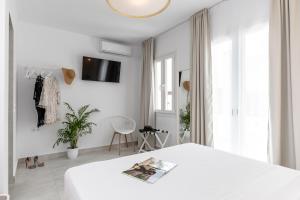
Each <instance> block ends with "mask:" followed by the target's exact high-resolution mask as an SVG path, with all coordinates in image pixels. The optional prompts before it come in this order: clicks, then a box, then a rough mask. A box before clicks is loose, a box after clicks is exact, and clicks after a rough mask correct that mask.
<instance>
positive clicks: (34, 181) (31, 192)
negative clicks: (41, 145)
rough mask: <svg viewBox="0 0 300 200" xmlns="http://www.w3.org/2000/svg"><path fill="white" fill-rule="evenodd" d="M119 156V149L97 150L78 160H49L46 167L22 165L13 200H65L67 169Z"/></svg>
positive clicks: (128, 153)
mask: <svg viewBox="0 0 300 200" xmlns="http://www.w3.org/2000/svg"><path fill="white" fill-rule="evenodd" d="M131 154H133V149H132V148H130V147H129V148H128V149H122V153H121V156H126V155H131ZM117 157H119V155H118V151H117V149H112V151H111V152H108V151H104V150H102V151H95V152H91V153H86V154H83V155H80V156H79V157H78V159H77V160H68V159H67V158H58V159H53V160H48V161H47V162H46V163H45V164H46V165H45V167H41V168H37V169H33V170H29V169H25V166H20V167H19V168H18V170H17V174H16V182H15V184H14V185H11V186H10V191H11V200H63V191H64V179H63V178H64V173H65V171H66V170H67V169H69V168H71V167H74V166H78V165H82V164H86V163H90V162H95V161H102V160H109V159H113V158H117Z"/></svg>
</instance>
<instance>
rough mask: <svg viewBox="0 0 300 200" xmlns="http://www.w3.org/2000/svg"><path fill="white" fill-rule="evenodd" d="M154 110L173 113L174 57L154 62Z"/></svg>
mask: <svg viewBox="0 0 300 200" xmlns="http://www.w3.org/2000/svg"><path fill="white" fill-rule="evenodd" d="M154 73H155V75H154V76H155V78H154V79H155V92H154V94H155V109H156V111H166V112H173V111H174V57H173V56H167V57H163V58H161V59H157V60H156V61H155V68H154Z"/></svg>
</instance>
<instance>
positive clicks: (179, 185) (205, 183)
mask: <svg viewBox="0 0 300 200" xmlns="http://www.w3.org/2000/svg"><path fill="white" fill-rule="evenodd" d="M151 156H153V157H156V158H158V159H162V160H166V161H170V162H174V163H176V164H178V166H177V167H176V168H175V169H174V170H173V171H171V172H170V173H169V174H167V175H166V176H164V177H163V178H161V179H160V180H159V181H158V182H156V183H155V184H148V183H145V182H142V181H139V180H137V179H134V178H131V177H129V176H126V175H123V174H121V172H122V171H124V170H126V169H128V168H129V167H131V166H132V165H133V164H134V163H136V162H139V161H143V160H145V159H147V158H149V157H151ZM65 197H66V200H154V199H155V200H183V199H184V200H269V199H270V200H299V199H300V172H298V171H295V170H290V169H287V168H283V167H279V166H273V165H267V164H264V163H261V162H257V161H253V160H249V159H245V158H241V157H238V156H234V155H231V154H227V153H224V152H220V151H216V150H213V149H211V148H207V147H203V146H200V145H196V144H184V145H179V146H175V147H170V148H166V149H162V150H158V151H154V152H148V153H144V154H137V155H132V156H128V157H123V158H119V159H114V160H108V161H102V162H96V163H90V164H87V165H83V166H79V167H75V168H71V169H69V170H68V171H67V172H66V174H65Z"/></svg>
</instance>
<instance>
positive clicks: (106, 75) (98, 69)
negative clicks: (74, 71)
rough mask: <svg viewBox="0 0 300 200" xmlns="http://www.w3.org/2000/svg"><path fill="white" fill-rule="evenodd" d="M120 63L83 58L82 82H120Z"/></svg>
mask: <svg viewBox="0 0 300 200" xmlns="http://www.w3.org/2000/svg"><path fill="white" fill-rule="evenodd" d="M120 70H121V62H117V61H112V60H105V59H98V58H90V57H85V56H84V57H83V67H82V80H89V81H102V82H113V83H119V82H120Z"/></svg>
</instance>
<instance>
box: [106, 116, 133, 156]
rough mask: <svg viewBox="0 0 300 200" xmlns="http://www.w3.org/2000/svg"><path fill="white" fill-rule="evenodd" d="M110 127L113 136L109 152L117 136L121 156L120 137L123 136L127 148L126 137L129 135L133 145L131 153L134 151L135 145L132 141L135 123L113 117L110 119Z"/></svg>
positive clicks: (121, 117)
mask: <svg viewBox="0 0 300 200" xmlns="http://www.w3.org/2000/svg"><path fill="white" fill-rule="evenodd" d="M111 126H112V128H113V129H114V135H113V137H112V140H111V143H110V146H109V151H110V150H111V147H112V144H113V142H114V138H115V136H116V135H119V155H120V154H121V136H122V135H124V136H125V140H126V146H127V148H128V140H127V135H131V142H132V143H133V151H135V144H134V140H133V135H132V134H133V133H134V132H135V128H136V123H135V121H134V120H133V119H131V118H129V117H125V116H115V117H112V119H111Z"/></svg>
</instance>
